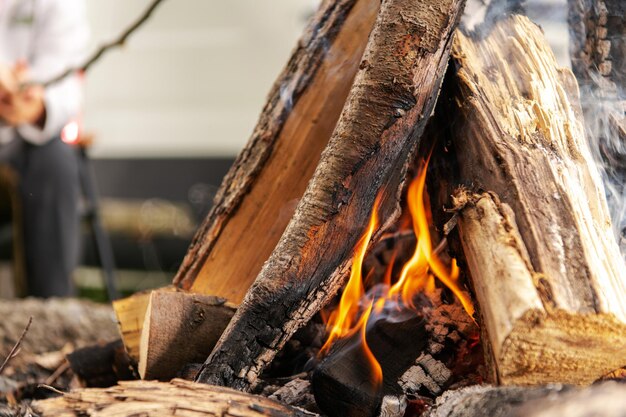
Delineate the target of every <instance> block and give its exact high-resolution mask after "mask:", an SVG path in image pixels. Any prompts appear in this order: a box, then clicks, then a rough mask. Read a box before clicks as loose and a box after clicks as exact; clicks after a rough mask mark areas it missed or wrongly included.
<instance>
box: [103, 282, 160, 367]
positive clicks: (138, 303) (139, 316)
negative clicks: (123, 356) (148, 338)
mask: <svg viewBox="0 0 626 417" xmlns="http://www.w3.org/2000/svg"><path fill="white" fill-rule="evenodd" d="M172 291H173V289H172ZM150 294H151V291H143V292H139V293H136V294H133V295H131V296H130V297H126V298H122V299H119V300H115V301H113V310H114V311H115V316H116V318H117V327H118V329H119V332H120V335H121V336H122V341H123V342H124V346H125V347H126V352H128V355H129V356H130V357H131V358H133V360H135V361H136V362H139V341H140V340H141V329H143V320H144V317H145V316H146V310H147V309H148V302H149V301H150Z"/></svg>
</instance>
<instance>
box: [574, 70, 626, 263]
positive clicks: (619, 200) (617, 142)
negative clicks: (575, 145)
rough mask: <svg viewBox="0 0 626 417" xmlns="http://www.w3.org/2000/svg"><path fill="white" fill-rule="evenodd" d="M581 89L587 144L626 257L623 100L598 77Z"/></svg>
mask: <svg viewBox="0 0 626 417" xmlns="http://www.w3.org/2000/svg"><path fill="white" fill-rule="evenodd" d="M592 76H593V81H592V82H591V83H589V84H586V85H582V86H581V97H582V103H581V104H582V106H583V108H584V110H585V115H586V120H585V122H586V129H587V137H588V139H589V145H590V148H591V151H592V153H593V156H594V159H595V160H596V163H597V166H598V169H599V170H600V174H601V175H602V179H603V182H604V188H605V192H606V197H607V202H608V205H609V211H610V214H611V220H612V222H613V230H614V233H615V236H616V238H617V241H618V243H619V245H620V250H621V252H622V255H623V256H624V257H625V258H626V132H625V131H624V128H625V126H626V117H625V113H624V111H625V109H626V100H625V99H624V97H626V96H624V94H623V92H622V93H621V94H620V92H619V91H617V90H614V91H611V90H608V91H607V90H605V89H602V88H598V87H597V85H598V84H597V83H598V82H600V85H602V81H604V80H602V79H599V78H600V77H602V76H600V75H599V74H594V73H592Z"/></svg>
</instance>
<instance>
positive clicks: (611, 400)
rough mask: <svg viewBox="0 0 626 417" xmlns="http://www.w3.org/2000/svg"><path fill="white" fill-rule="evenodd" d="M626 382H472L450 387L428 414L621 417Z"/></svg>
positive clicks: (433, 416) (456, 416) (444, 416)
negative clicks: (530, 384)
mask: <svg viewBox="0 0 626 417" xmlns="http://www.w3.org/2000/svg"><path fill="white" fill-rule="evenodd" d="M625 396H626V386H625V385H623V384H617V383H614V382H611V383H603V384H599V385H593V386H591V387H588V388H584V389H573V388H571V387H563V386H559V385H552V386H546V387H532V388H530V387H526V388H524V387H491V386H478V385H477V386H472V387H467V388H463V389H460V390H456V391H449V392H446V393H445V394H444V395H442V396H441V397H440V398H438V399H437V404H436V406H435V407H434V408H433V409H432V410H430V411H429V412H428V413H426V414H425V417H482V416H490V417H561V416H568V417H583V416H603V417H621V416H623V415H624V414H625V413H626V402H624V397H625Z"/></svg>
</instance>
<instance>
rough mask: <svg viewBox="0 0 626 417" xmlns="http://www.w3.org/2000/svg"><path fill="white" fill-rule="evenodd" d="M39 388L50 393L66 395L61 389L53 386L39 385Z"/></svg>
mask: <svg viewBox="0 0 626 417" xmlns="http://www.w3.org/2000/svg"><path fill="white" fill-rule="evenodd" d="M37 388H43V389H47V390H48V391H52V392H54V393H57V394H61V395H65V393H64V392H63V391H61V390H59V389H56V388H54V387H53V386H50V385H47V384H39V385H37Z"/></svg>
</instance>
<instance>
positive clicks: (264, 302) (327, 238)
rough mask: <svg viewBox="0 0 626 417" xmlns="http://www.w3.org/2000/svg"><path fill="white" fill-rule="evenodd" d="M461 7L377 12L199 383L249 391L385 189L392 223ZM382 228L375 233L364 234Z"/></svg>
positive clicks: (347, 256) (333, 282) (330, 285)
mask: <svg viewBox="0 0 626 417" xmlns="http://www.w3.org/2000/svg"><path fill="white" fill-rule="evenodd" d="M462 7H463V1H461V0H444V1H431V0H429V1H424V2H419V3H415V2H413V1H407V0H388V1H386V2H385V3H384V4H383V5H382V7H381V12H380V14H379V17H378V20H377V22H376V25H375V26H374V29H373V31H372V34H371V35H370V40H369V42H368V46H367V48H366V51H365V53H364V56H363V59H362V61H361V64H360V67H359V68H360V70H359V72H358V73H357V75H356V78H355V81H354V85H353V87H352V90H351V93H350V96H349V97H348V99H347V102H346V106H345V107H344V110H343V112H342V116H341V117H340V119H339V122H338V123H337V126H336V128H335V131H334V133H333V136H332V138H331V140H330V143H329V145H328V147H327V148H326V150H325V151H324V153H323V155H322V158H321V161H320V163H319V165H318V167H317V170H316V172H315V174H314V176H313V178H312V180H311V182H310V183H309V186H308V188H307V191H306V192H305V194H304V196H303V198H302V200H301V201H300V204H299V205H298V208H297V210H296V213H295V215H294V217H293V219H292V220H291V222H290V224H289V226H288V227H287V229H286V230H285V233H284V234H283V236H282V237H281V240H280V241H279V243H278V245H277V246H276V248H275V249H274V252H273V253H272V255H271V256H270V258H269V259H268V260H267V262H266V263H265V265H264V267H263V269H262V270H261V273H260V274H259V276H258V277H257V279H256V281H255V283H254V285H253V286H252V288H251V289H250V291H249V292H248V294H247V295H246V298H245V299H244V301H243V303H242V305H241V306H240V307H239V309H238V310H237V313H236V314H235V317H234V318H233V320H232V321H231V323H230V325H229V326H228V328H227V329H226V330H225V332H224V334H223V335H222V338H221V339H220V341H219V342H218V345H217V346H216V348H215V349H214V350H213V353H212V354H211V356H210V357H209V358H208V360H207V362H206V364H205V367H204V369H203V371H202V372H201V373H200V375H199V378H198V380H199V381H201V382H206V383H211V384H218V385H226V386H231V387H236V388H239V389H246V388H248V387H249V386H250V384H252V383H254V382H255V381H256V379H257V378H258V376H259V374H260V372H261V371H262V370H263V369H264V367H265V366H266V364H267V363H268V362H270V361H271V360H272V358H273V357H274V356H275V354H276V352H277V351H278V350H279V349H280V348H281V347H282V346H283V344H284V343H285V342H286V340H287V339H289V337H290V336H291V335H292V334H293V333H294V332H295V331H296V330H297V329H298V328H299V327H301V326H302V325H304V324H305V323H306V322H307V321H308V320H309V319H310V318H311V317H312V316H313V315H314V314H315V313H316V312H317V311H318V310H319V309H320V308H321V307H322V306H323V305H324V304H325V303H326V302H328V301H329V299H330V298H331V297H332V296H333V295H334V294H335V293H336V292H337V290H338V289H339V288H340V286H341V284H342V283H343V282H344V281H345V277H346V275H347V274H346V272H347V271H348V269H349V266H350V263H351V251H352V249H353V248H354V247H355V245H356V243H357V241H358V240H359V238H360V235H361V233H362V230H361V227H362V225H363V224H366V223H367V219H368V217H369V216H370V213H371V211H372V207H373V205H374V199H375V197H376V195H377V193H378V191H379V190H381V189H384V192H383V198H382V200H381V209H380V211H381V214H382V218H385V219H389V222H391V221H393V219H394V217H397V213H398V211H399V210H398V199H399V198H400V196H401V191H402V189H403V184H404V181H405V176H406V172H407V168H408V165H409V163H410V162H411V160H412V157H413V156H414V151H415V148H416V145H417V142H418V138H419V137H420V135H421V133H422V131H423V130H424V126H425V124H426V121H427V120H428V117H429V116H430V114H431V112H432V110H433V108H434V104H435V102H436V98H437V92H438V90H439V88H440V84H441V80H442V78H443V74H444V71H445V68H446V66H447V59H448V51H449V47H450V43H451V42H450V41H451V36H452V33H453V30H454V28H455V27H456V25H457V23H458V19H459V17H460V12H461V10H462ZM394 213H395V214H396V215H395V216H394V215H393V214H394ZM383 227H384V225H379V226H377V227H375V230H374V233H373V236H377V235H379V234H380V230H381V229H382V228H383Z"/></svg>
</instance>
